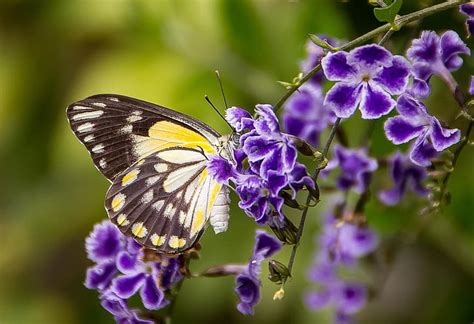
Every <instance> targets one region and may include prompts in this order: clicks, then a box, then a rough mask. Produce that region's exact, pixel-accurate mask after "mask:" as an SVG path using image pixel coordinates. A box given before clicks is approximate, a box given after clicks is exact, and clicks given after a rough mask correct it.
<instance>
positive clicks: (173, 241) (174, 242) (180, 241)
mask: <svg viewBox="0 0 474 324" xmlns="http://www.w3.org/2000/svg"><path fill="white" fill-rule="evenodd" d="M168 245H169V246H170V247H171V248H172V249H179V248H182V247H183V246H185V245H186V239H184V238H179V237H177V236H175V235H173V236H171V237H170V240H169V241H168Z"/></svg>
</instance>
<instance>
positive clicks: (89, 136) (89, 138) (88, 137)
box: [84, 134, 94, 143]
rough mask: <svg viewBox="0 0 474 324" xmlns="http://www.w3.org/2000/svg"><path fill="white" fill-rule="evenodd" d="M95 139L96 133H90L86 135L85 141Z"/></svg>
mask: <svg viewBox="0 0 474 324" xmlns="http://www.w3.org/2000/svg"><path fill="white" fill-rule="evenodd" d="M93 140H94V135H93V134H90V135H87V136H86V137H84V142H86V143H89V142H92V141H93Z"/></svg>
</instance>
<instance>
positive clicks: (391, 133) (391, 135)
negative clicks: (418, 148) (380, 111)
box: [384, 116, 424, 145]
mask: <svg viewBox="0 0 474 324" xmlns="http://www.w3.org/2000/svg"><path fill="white" fill-rule="evenodd" d="M384 129H385V134H386V136H387V138H388V139H389V140H390V141H391V142H392V143H393V144H396V145H398V144H403V143H406V142H408V141H410V140H412V139H414V138H415V137H417V136H420V134H421V133H422V132H423V131H424V130H423V126H418V125H414V124H412V122H411V121H410V119H408V118H406V117H403V116H395V117H391V118H389V119H387V121H386V122H385V124H384Z"/></svg>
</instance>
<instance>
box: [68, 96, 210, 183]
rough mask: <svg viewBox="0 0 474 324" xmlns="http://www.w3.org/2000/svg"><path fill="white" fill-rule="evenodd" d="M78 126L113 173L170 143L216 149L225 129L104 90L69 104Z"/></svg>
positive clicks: (78, 131)
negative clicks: (218, 130)
mask: <svg viewBox="0 0 474 324" xmlns="http://www.w3.org/2000/svg"><path fill="white" fill-rule="evenodd" d="M67 116H68V120H69V123H70V125H71V128H72V130H73V131H74V133H75V134H76V136H77V137H78V138H79V140H80V141H81V142H82V143H83V144H84V145H85V146H86V148H87V150H88V151H89V153H90V155H91V157H92V160H93V161H94V164H95V165H96V167H97V168H98V169H99V171H101V172H102V173H103V174H104V175H105V176H106V177H107V179H109V180H110V181H113V180H114V179H115V177H116V176H117V175H118V174H120V173H122V172H123V171H125V170H126V169H128V168H129V167H130V166H131V165H132V164H134V163H136V162H137V161H139V160H141V159H143V158H145V157H147V156H149V155H150V154H153V153H155V152H158V151H159V150H163V149H165V148H169V147H176V146H181V147H188V148H199V149H202V150H204V151H205V152H208V153H215V152H214V145H216V143H217V139H218V137H219V134H218V133H217V132H215V131H214V130H213V129H211V128H210V127H209V126H207V125H205V124H204V123H202V122H200V121H198V120H196V119H194V118H192V117H190V116H187V115H184V114H181V113H178V112H176V111H174V110H170V109H167V108H164V107H161V106H158V105H155V104H152V103H149V102H145V101H142V100H138V99H133V98H130V97H126V96H119V95H112V94H102V95H95V96H92V97H89V98H86V99H84V100H81V101H78V102H75V103H73V104H71V105H70V106H69V107H68V108H67Z"/></svg>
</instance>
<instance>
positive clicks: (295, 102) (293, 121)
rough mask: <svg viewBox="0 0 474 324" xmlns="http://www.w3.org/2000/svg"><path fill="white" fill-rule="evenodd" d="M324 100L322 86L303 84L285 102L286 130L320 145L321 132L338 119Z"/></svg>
mask: <svg viewBox="0 0 474 324" xmlns="http://www.w3.org/2000/svg"><path fill="white" fill-rule="evenodd" d="M323 102H324V96H323V93H322V90H321V87H319V86H317V85H314V84H311V83H308V84H304V85H303V86H301V87H300V89H299V91H298V92H295V93H294V94H293V95H292V96H291V97H290V98H289V99H288V101H287V102H286V104H285V110H284V112H283V116H282V118H283V126H284V128H285V130H286V131H287V132H288V133H289V134H291V135H294V136H296V137H299V138H301V139H303V140H305V141H307V142H308V143H310V144H311V145H313V146H316V145H318V143H319V134H320V133H321V132H322V131H323V130H324V129H326V128H327V127H328V125H329V124H332V123H334V121H335V119H336V116H335V115H334V113H333V111H331V110H329V109H327V108H326V107H325V106H324V105H323Z"/></svg>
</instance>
